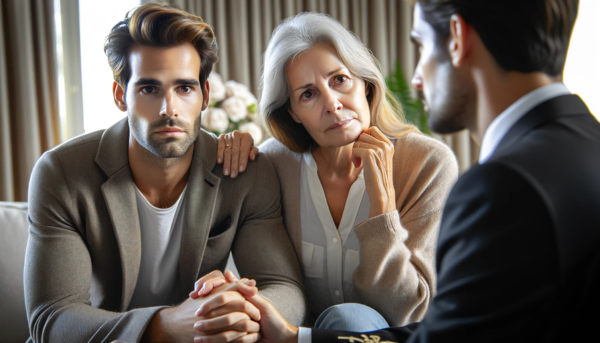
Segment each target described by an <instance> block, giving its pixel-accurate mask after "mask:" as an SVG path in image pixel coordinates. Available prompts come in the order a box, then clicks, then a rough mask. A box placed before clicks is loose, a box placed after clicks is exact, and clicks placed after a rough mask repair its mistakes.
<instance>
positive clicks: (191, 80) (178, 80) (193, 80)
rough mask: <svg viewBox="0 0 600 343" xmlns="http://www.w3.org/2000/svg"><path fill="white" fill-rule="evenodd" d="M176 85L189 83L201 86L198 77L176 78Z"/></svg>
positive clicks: (188, 84) (189, 84)
mask: <svg viewBox="0 0 600 343" xmlns="http://www.w3.org/2000/svg"><path fill="white" fill-rule="evenodd" d="M175 84H176V85H187V86H196V87H198V86H200V82H198V80H196V79H177V80H175Z"/></svg>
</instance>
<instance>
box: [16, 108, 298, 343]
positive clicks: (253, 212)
mask: <svg viewBox="0 0 600 343" xmlns="http://www.w3.org/2000/svg"><path fill="white" fill-rule="evenodd" d="M128 139H129V127H128V124H127V121H126V120H125V119H124V120H122V121H120V122H119V123H117V124H115V125H114V126H112V127H111V128H109V129H107V130H106V131H97V132H94V133H90V134H86V135H83V136H79V137H77V138H75V139H72V140H70V141H68V142H66V143H65V144H62V145H60V146H59V147H57V148H55V149H52V150H51V151H48V152H46V153H45V154H44V155H43V156H42V157H41V158H40V160H39V161H38V162H37V164H36V166H35V168H34V171H33V174H32V177H31V181H30V185H29V224H30V228H29V241H28V245H27V252H26V257H25V271H24V283H25V302H26V307H27V316H28V320H29V327H30V333H31V335H32V339H33V340H34V341H35V342H110V341H112V340H119V341H122V342H137V341H138V340H139V338H140V337H141V335H142V333H143V331H144V329H145V327H146V325H147V324H148V322H149V321H150V319H151V318H152V317H153V316H154V314H155V313H156V312H157V311H158V310H160V309H161V308H162V306H168V305H172V304H157V307H152V308H141V309H129V303H130V301H131V297H132V294H133V291H134V289H135V285H136V282H137V277H138V272H139V267H140V257H141V239H140V223H139V217H138V213H137V205H136V197H135V188H134V183H133V179H132V173H131V169H130V168H129V162H128V154H127V145H128ZM216 151H217V139H216V138H215V137H214V136H213V135H212V134H209V133H206V132H204V131H202V132H201V133H200V136H199V138H198V140H197V141H196V143H195V145H194V157H193V160H192V164H191V168H190V175H189V181H188V186H187V187H188V188H187V192H186V195H185V197H186V198H185V207H184V209H183V210H184V211H185V212H184V219H183V221H184V223H183V230H182V237H181V256H180V259H179V280H178V283H179V287H180V291H181V300H182V301H183V300H184V299H186V298H187V297H188V294H189V292H191V291H192V290H193V288H194V282H195V281H196V280H197V279H198V278H199V277H201V276H202V275H205V274H207V273H208V272H210V271H212V270H215V269H221V270H223V268H224V267H225V265H226V262H227V258H228V254H229V251H230V250H231V251H232V253H233V257H234V259H235V262H236V265H237V268H238V270H239V272H240V274H241V275H242V276H244V277H248V278H251V279H255V280H256V281H257V283H258V288H259V289H260V292H261V294H262V295H263V296H264V297H266V298H267V299H269V300H270V301H271V302H272V303H273V304H274V305H275V307H276V308H277V309H278V310H279V311H280V312H281V313H282V314H283V315H284V316H285V317H286V318H287V319H288V320H289V321H290V322H291V323H295V324H301V323H302V322H303V320H304V318H305V314H306V313H307V308H306V297H305V295H304V290H303V286H302V279H301V273H300V268H299V265H298V263H297V257H296V255H295V254H294V249H293V248H292V246H291V244H290V240H289V238H288V236H287V234H286V232H285V228H284V226H283V220H282V217H281V213H280V206H281V205H280V197H279V196H280V193H279V185H278V183H277V181H276V180H277V177H276V174H275V171H274V170H273V167H272V165H271V163H270V162H269V160H268V159H267V158H265V157H264V156H260V155H259V157H258V159H257V160H256V162H255V163H251V164H250V165H249V166H248V169H247V171H246V172H245V173H242V174H241V175H239V176H238V177H237V178H235V179H231V178H229V177H226V176H223V174H222V167H221V165H217V164H216V163H215V161H216Z"/></svg>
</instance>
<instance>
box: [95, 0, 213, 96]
mask: <svg viewBox="0 0 600 343" xmlns="http://www.w3.org/2000/svg"><path fill="white" fill-rule="evenodd" d="M185 43H190V44H192V45H193V46H194V47H195V48H196V51H198V54H199V55H200V75H199V81H200V84H201V85H202V89H204V84H205V83H206V79H208V75H210V73H211V71H212V68H213V64H215V63H216V62H217V60H218V56H217V43H216V40H215V35H214V32H213V30H212V28H211V27H210V26H209V25H208V24H206V23H205V22H204V21H203V20H202V18H200V17H198V16H195V15H192V14H189V13H187V12H185V11H184V10H182V9H181V7H179V6H177V5H174V4H157V3H148V4H144V5H142V6H140V7H138V8H136V9H135V10H132V11H130V12H129V13H127V15H126V16H125V19H124V20H123V21H121V22H119V23H118V24H117V25H115V26H114V27H113V28H112V30H111V32H110V34H109V35H108V37H106V42H105V44H104V53H106V57H108V64H109V65H110V68H111V69H112V71H113V77H114V79H115V81H116V82H117V83H119V84H120V85H121V86H122V87H123V88H126V87H127V83H128V82H129V79H130V78H131V66H130V65H129V52H130V51H131V47H132V46H133V45H135V44H141V45H147V46H156V47H165V48H168V47H172V46H176V45H180V44H185Z"/></svg>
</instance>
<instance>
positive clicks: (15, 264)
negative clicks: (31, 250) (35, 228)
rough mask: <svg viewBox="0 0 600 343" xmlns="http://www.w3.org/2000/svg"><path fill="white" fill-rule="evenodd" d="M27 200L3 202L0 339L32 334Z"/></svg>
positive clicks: (20, 339)
mask: <svg viewBox="0 0 600 343" xmlns="http://www.w3.org/2000/svg"><path fill="white" fill-rule="evenodd" d="M27 228H28V225H27V203H17V202H0V342H3V343H12V342H20V343H23V342H25V341H26V340H27V338H28V337H29V329H28V327H27V316H26V314H25V300H24V298H23V262H24V260H25V246H26V245H27Z"/></svg>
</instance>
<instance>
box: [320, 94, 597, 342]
mask: <svg viewBox="0 0 600 343" xmlns="http://www.w3.org/2000/svg"><path fill="white" fill-rule="evenodd" d="M437 269H438V290H437V294H436V296H435V297H434V299H433V301H432V303H431V306H430V308H429V310H428V312H427V314H426V315H425V318H424V320H423V321H422V322H421V323H420V324H419V325H418V326H417V325H412V326H411V327H403V328H392V329H387V330H381V331H376V332H373V333H368V334H366V336H365V337H362V336H361V335H360V334H356V333H354V334H353V333H348V332H334V331H325V330H313V333H312V339H313V342H325V341H328V342H329V341H340V342H347V341H349V340H350V339H349V337H356V338H359V339H362V340H363V341H365V342H367V341H368V339H374V338H376V337H375V336H378V337H379V340H380V342H383V341H392V342H404V341H408V342H461V343H464V342H564V341H567V342H576V341H580V342H583V341H584V340H583V339H582V338H583V337H586V336H588V335H590V334H591V335H592V336H591V337H596V338H594V339H593V340H596V339H597V333H596V331H597V330H596V329H595V327H596V326H597V325H598V319H599V318H600V315H599V313H600V312H599V311H600V301H599V296H600V277H599V274H600V124H599V123H598V121H597V120H596V119H595V118H594V117H593V116H592V115H591V114H590V112H589V110H588V109H587V107H586V106H585V104H584V103H583V101H581V99H580V98H579V97H577V96H575V95H566V96H560V97H556V98H554V99H551V100H548V101H546V102H544V103H542V104H540V105H538V106H537V107H536V108H534V109H533V110H531V111H530V112H528V113H527V114H526V115H525V116H524V117H522V118H521V119H520V120H519V121H518V122H517V123H516V124H515V125H514V126H513V127H512V128H511V129H510V130H509V131H508V133H507V134H506V136H505V137H504V138H503V139H502V141H501V142H500V144H499V146H498V148H497V149H496V151H495V152H494V154H493V155H492V156H491V158H490V159H489V160H488V161H487V162H485V163H484V164H482V165H478V166H475V167H473V168H472V169H471V170H470V171H468V172H467V173H465V174H464V175H463V176H462V177H461V178H460V179H459V181H458V182H457V183H456V185H455V186H454V188H453V190H452V191H451V193H450V196H449V198H448V200H447V203H446V207H445V209H444V214H443V216H442V223H441V228H440V237H439V241H438V247H437ZM415 327H416V329H415ZM412 329H414V331H413V330H412ZM411 331H413V332H412V333H411ZM371 336H373V337H371ZM365 338H366V339H367V340H365ZM579 339H581V340H579ZM355 342H357V340H355Z"/></svg>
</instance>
